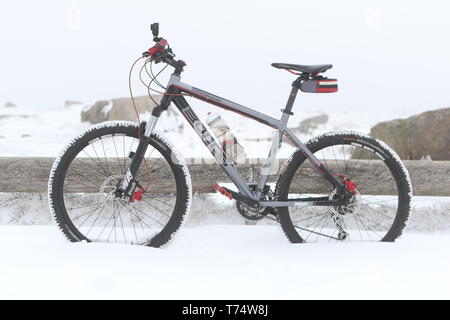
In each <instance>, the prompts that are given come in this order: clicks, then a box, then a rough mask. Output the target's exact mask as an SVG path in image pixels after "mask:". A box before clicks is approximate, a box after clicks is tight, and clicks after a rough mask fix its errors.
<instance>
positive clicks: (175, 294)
mask: <svg viewBox="0 0 450 320" xmlns="http://www.w3.org/2000/svg"><path fill="white" fill-rule="evenodd" d="M449 246H450V234H448V233H440V234H416V233H407V234H406V235H404V236H403V237H402V238H401V239H400V240H399V241H397V242H396V243H362V244H358V243H354V244H353V243H346V244H331V243H326V244H306V245H302V244H300V245H292V244H290V243H288V242H287V240H286V239H285V237H284V235H283V234H282V233H281V231H280V230H279V229H278V228H277V227H275V226H223V225H222V226H219V225H215V226H214V225H213V226H201V227H186V228H183V229H182V230H181V231H180V233H179V234H178V236H177V239H176V240H175V241H174V242H173V243H172V244H171V246H169V247H167V248H165V249H153V248H147V247H139V246H126V245H105V244H88V243H70V242H67V241H66V240H65V239H64V238H63V237H62V235H61V234H60V232H59V231H58V229H57V228H55V227H53V226H0V253H1V258H2V259H1V260H2V262H1V264H0V283H1V285H0V298H2V299H5V298H7V299H11V298H43V299H48V298H57V299H64V298H75V299H85V298H87V299H92V298H125V299H312V298H325V299H331V298H337V299H350V298H352V299H367V298H374V299H396V298H406V299H449V298H450V273H449V272H448V271H449V270H450V251H449V250H448V248H449Z"/></svg>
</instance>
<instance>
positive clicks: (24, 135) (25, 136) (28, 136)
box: [20, 134, 31, 138]
mask: <svg viewBox="0 0 450 320" xmlns="http://www.w3.org/2000/svg"><path fill="white" fill-rule="evenodd" d="M20 137H21V138H31V135H30V134H23V135H21V136H20Z"/></svg>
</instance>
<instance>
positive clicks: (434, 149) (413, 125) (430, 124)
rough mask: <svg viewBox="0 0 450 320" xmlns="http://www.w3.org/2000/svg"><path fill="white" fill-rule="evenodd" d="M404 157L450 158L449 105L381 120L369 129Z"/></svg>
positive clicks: (410, 158) (413, 158)
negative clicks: (395, 118) (406, 116)
mask: <svg viewBox="0 0 450 320" xmlns="http://www.w3.org/2000/svg"><path fill="white" fill-rule="evenodd" d="M370 134H371V135H372V136H374V137H375V138H378V139H380V140H383V141H384V142H385V143H387V144H388V145H389V146H390V147H391V148H393V149H394V150H395V151H396V152H397V153H398V154H399V156H400V158H402V159H404V160H420V159H421V158H425V159H433V160H450V108H445V109H439V110H433V111H428V112H424V113H421V114H418V115H415V116H412V117H409V118H407V119H397V120H392V121H386V122H381V123H379V124H377V125H375V126H374V127H372V129H371V130H370Z"/></svg>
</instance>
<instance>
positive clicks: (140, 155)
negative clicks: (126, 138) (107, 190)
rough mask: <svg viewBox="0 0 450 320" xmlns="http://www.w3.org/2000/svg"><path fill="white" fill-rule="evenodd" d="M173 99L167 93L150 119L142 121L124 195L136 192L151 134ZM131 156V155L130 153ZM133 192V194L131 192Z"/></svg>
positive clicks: (124, 186) (125, 181)
mask: <svg viewBox="0 0 450 320" xmlns="http://www.w3.org/2000/svg"><path fill="white" fill-rule="evenodd" d="M170 101H171V96H168V95H165V96H163V98H162V99H161V102H160V104H159V105H158V106H156V107H155V108H154V109H153V111H152V115H151V117H150V119H149V121H148V123H146V122H142V123H141V125H140V128H139V144H138V146H137V148H136V152H135V153H134V154H133V157H132V160H131V164H130V166H129V167H128V169H127V172H126V174H125V178H124V179H123V181H122V183H121V186H120V188H119V189H120V190H121V193H122V195H123V196H125V197H126V196H131V195H132V193H134V190H135V189H136V186H137V181H136V179H135V177H136V175H137V174H138V172H139V168H140V167H141V165H142V161H144V156H145V153H146V152H147V148H148V145H149V143H150V136H151V134H152V133H153V131H154V129H155V127H156V124H157V122H158V120H159V117H160V116H161V113H162V112H163V111H166V110H167V108H168V107H169V104H170ZM130 156H131V155H130ZM130 192H131V194H130Z"/></svg>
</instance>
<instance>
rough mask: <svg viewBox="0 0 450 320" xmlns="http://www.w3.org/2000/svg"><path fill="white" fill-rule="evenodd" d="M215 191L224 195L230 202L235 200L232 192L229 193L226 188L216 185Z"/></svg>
mask: <svg viewBox="0 0 450 320" xmlns="http://www.w3.org/2000/svg"><path fill="white" fill-rule="evenodd" d="M214 189H215V190H216V191H217V192H219V193H220V194H222V195H223V196H225V197H227V198H228V199H230V200H233V196H232V194H231V192H229V191H228V190H227V189H226V188H224V187H221V186H219V185H218V184H217V183H216V184H215V185H214Z"/></svg>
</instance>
